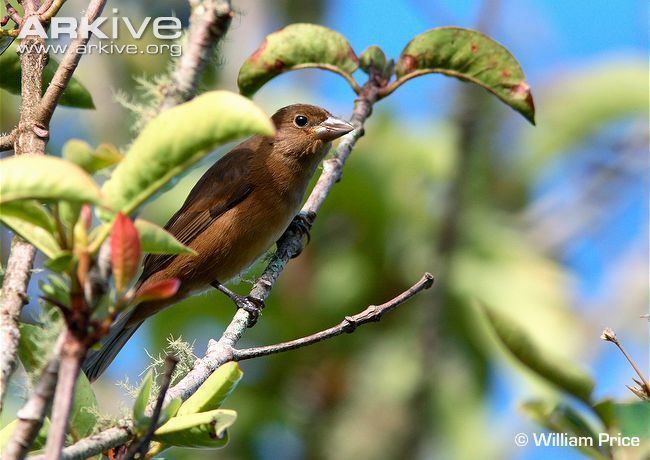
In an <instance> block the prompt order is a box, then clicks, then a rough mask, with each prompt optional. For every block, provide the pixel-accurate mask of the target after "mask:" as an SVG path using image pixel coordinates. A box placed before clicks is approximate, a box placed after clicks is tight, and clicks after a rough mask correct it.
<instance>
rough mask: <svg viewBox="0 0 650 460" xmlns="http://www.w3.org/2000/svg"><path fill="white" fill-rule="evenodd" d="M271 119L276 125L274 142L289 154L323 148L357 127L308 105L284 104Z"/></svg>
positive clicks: (299, 153)
mask: <svg viewBox="0 0 650 460" xmlns="http://www.w3.org/2000/svg"><path fill="white" fill-rule="evenodd" d="M271 119H272V120H273V123H274V124H275V128H276V134H275V139H274V143H275V144H276V145H278V146H282V147H283V150H286V152H287V153H290V154H294V155H300V156H302V155H305V154H310V153H315V152H317V151H320V150H321V147H323V146H324V145H325V144H327V143H329V142H331V141H333V140H334V139H337V138H339V137H341V136H343V135H344V134H347V133H349V132H350V131H352V130H353V129H354V126H352V125H351V124H350V123H348V122H347V121H345V120H342V119H340V118H336V117H334V116H332V114H331V113H329V112H328V111H327V110H325V109H322V108H320V107H317V106H315V105H309V104H293V105H289V106H286V107H283V108H281V109H280V110H278V111H277V112H275V114H274V115H273V117H272V118H271Z"/></svg>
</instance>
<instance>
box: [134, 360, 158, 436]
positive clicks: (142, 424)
mask: <svg viewBox="0 0 650 460" xmlns="http://www.w3.org/2000/svg"><path fill="white" fill-rule="evenodd" d="M152 384H153V373H152V372H151V371H149V372H147V375H146V376H145V377H144V379H143V380H142V386H140V391H139V392H138V396H137V397H136V398H135V403H134V404H133V420H134V421H135V427H136V431H137V432H141V431H142V430H143V429H145V428H146V427H147V423H148V422H149V417H147V416H146V415H145V410H146V408H147V403H148V402H149V398H150V397H151V386H152Z"/></svg>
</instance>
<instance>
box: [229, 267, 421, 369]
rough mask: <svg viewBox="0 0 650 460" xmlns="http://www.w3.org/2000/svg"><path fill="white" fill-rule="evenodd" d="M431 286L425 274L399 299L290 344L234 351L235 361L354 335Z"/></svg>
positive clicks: (370, 308)
mask: <svg viewBox="0 0 650 460" xmlns="http://www.w3.org/2000/svg"><path fill="white" fill-rule="evenodd" d="M431 286H433V275H431V273H425V274H424V275H423V276H422V278H421V279H420V281H418V282H417V283H415V284H414V285H413V286H411V287H410V288H409V289H408V290H406V291H404V292H402V293H401V294H400V295H398V296H397V297H395V298H393V299H391V300H389V301H388V302H386V303H383V304H381V305H370V306H369V307H368V308H366V309H365V310H364V311H362V312H360V313H357V314H356V315H354V316H346V317H345V319H344V320H343V321H341V322H340V323H339V324H338V325H336V326H334V327H330V328H329V329H325V330H323V331H320V332H317V333H315V334H312V335H308V336H307V337H302V338H300V339H296V340H291V341H289V342H282V343H278V344H275V345H267V346H265V347H251V348H245V349H243V350H233V360H234V361H243V360H245V359H253V358H259V357H261V356H268V355H273V354H276V353H282V352H284V351H289V350H295V349H296V348H302V347H306V346H308V345H313V344H314V343H317V342H322V341H323V340H327V339H331V338H333V337H336V336H337V335H341V334H343V333H344V332H347V333H352V332H354V331H355V330H356V328H357V327H358V326H361V325H363V324H366V323H370V322H373V321H379V320H380V319H381V317H382V315H383V314H384V313H388V312H389V311H391V310H394V309H395V308H397V307H399V306H400V305H402V304H403V303H404V302H406V301H407V300H409V299H410V298H411V297H413V296H415V295H417V294H418V293H420V292H422V291H424V290H425V289H429V288H430V287H431Z"/></svg>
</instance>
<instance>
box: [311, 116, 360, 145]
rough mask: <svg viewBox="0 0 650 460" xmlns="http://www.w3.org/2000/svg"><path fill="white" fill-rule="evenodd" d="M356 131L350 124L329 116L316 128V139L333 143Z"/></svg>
mask: <svg viewBox="0 0 650 460" xmlns="http://www.w3.org/2000/svg"><path fill="white" fill-rule="evenodd" d="M353 129H354V126H352V125H351V124H350V123H348V122H347V121H345V120H342V119H340V118H336V117H332V116H329V117H327V119H326V120H325V121H323V122H322V123H321V124H319V125H318V126H316V137H318V138H319V139H320V140H323V141H328V142H329V141H333V140H334V139H337V138H339V137H341V136H343V135H344V134H347V133H349V132H350V131H352V130H353Z"/></svg>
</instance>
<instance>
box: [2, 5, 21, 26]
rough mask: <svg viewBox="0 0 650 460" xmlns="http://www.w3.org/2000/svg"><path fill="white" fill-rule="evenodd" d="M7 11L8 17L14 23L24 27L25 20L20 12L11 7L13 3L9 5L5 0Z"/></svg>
mask: <svg viewBox="0 0 650 460" xmlns="http://www.w3.org/2000/svg"><path fill="white" fill-rule="evenodd" d="M5 10H6V11H7V16H8V17H10V18H11V20H12V21H13V22H15V23H16V24H17V25H19V26H20V25H22V23H23V18H22V17H21V16H20V14H19V13H18V11H16V8H14V7H13V6H11V3H9V2H8V1H7V0H5Z"/></svg>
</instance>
